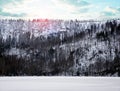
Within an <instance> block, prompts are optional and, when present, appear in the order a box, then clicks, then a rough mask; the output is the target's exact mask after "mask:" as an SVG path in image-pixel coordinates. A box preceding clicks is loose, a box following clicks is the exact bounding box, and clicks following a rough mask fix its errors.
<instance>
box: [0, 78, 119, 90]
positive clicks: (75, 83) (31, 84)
mask: <svg viewBox="0 0 120 91" xmlns="http://www.w3.org/2000/svg"><path fill="white" fill-rule="evenodd" d="M0 91H120V78H119V77H34V76H33V77H0Z"/></svg>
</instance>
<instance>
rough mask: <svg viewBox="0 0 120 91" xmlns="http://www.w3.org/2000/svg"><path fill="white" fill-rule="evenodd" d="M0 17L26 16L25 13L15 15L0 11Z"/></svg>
mask: <svg viewBox="0 0 120 91" xmlns="http://www.w3.org/2000/svg"><path fill="white" fill-rule="evenodd" d="M0 15H1V16H5V17H7V16H9V17H23V16H25V15H26V14H25V13H21V14H15V13H9V12H4V11H2V10H0Z"/></svg>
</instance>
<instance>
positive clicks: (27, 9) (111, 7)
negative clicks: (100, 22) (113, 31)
mask: <svg viewBox="0 0 120 91" xmlns="http://www.w3.org/2000/svg"><path fill="white" fill-rule="evenodd" d="M103 1H104V0H101V1H97V0H0V16H1V17H17V18H50V19H95V18H97V19H98V18H99V19H100V18H106V17H108V18H110V17H119V16H120V7H118V6H119V4H118V1H119V0H116V2H114V1H112V0H110V1H111V2H108V0H106V1H104V2H103ZM115 4H116V5H115Z"/></svg>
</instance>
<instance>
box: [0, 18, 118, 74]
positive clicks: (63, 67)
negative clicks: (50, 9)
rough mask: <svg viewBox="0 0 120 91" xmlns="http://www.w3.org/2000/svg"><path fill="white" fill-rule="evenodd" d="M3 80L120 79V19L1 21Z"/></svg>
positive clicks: (0, 41) (0, 66) (0, 37)
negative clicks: (15, 78) (104, 77)
mask: <svg viewBox="0 0 120 91" xmlns="http://www.w3.org/2000/svg"><path fill="white" fill-rule="evenodd" d="M0 76H120V19H111V20H102V21H94V20H89V21H79V20H49V19H33V20H22V19H18V20H15V19H1V20H0Z"/></svg>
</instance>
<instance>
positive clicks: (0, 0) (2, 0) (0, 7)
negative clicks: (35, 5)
mask: <svg viewBox="0 0 120 91" xmlns="http://www.w3.org/2000/svg"><path fill="white" fill-rule="evenodd" d="M22 1H23V0H0V16H4V17H23V16H25V15H26V14H25V13H20V14H18V13H14V12H12V13H11V12H6V11H4V7H5V6H7V5H14V6H15V5H17V4H20V3H22Z"/></svg>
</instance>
